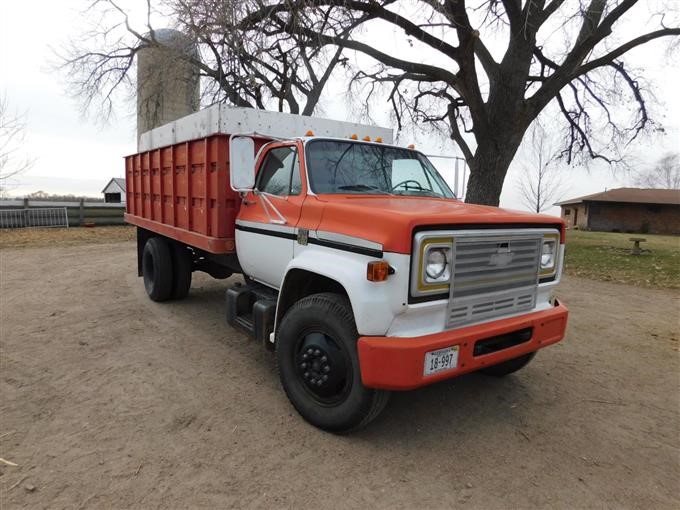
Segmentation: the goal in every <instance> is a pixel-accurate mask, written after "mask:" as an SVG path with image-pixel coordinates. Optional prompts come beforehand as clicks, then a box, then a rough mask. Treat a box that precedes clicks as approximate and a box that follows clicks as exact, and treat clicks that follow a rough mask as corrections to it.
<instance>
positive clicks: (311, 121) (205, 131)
mask: <svg viewBox="0 0 680 510" xmlns="http://www.w3.org/2000/svg"><path fill="white" fill-rule="evenodd" d="M307 131H312V132H314V135H315V136H326V137H334V138H348V137H349V136H351V135H352V134H357V135H358V136H359V138H360V139H361V138H363V137H364V136H370V137H371V139H372V140H375V139H376V138H377V137H381V138H382V139H383V142H384V143H387V144H390V143H393V140H394V137H393V130H392V128H384V127H378V126H369V125H365V124H357V123H354V122H343V121H339V120H331V119H321V118H318V117H307V116H303V115H293V114H291V113H281V112H271V111H265V110H256V109H254V108H236V107H230V106H226V105H213V106H210V107H208V108H205V109H204V110H201V111H200V112H196V113H192V114H191V115H187V116H186V117H182V118H181V119H178V120H176V121H173V122H170V123H168V124H165V125H163V126H160V127H157V128H155V129H152V130H151V131H147V132H146V133H143V134H142V135H141V136H140V137H139V143H138V146H137V150H138V152H144V151H148V150H152V149H158V148H160V147H167V146H169V145H173V144H176V143H181V142H187V141H189V140H196V139H198V138H204V137H206V136H210V135H214V134H218V133H222V134H238V133H242V134H250V133H258V134H262V135H268V136H273V137H277V138H286V139H290V138H298V137H303V136H305V135H306V133H307Z"/></svg>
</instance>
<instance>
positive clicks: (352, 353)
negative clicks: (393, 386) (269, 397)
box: [276, 293, 389, 433]
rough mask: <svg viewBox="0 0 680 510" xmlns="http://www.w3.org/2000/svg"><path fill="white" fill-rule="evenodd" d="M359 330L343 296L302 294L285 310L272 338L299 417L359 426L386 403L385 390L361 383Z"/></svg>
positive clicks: (328, 426) (338, 428) (345, 427)
mask: <svg viewBox="0 0 680 510" xmlns="http://www.w3.org/2000/svg"><path fill="white" fill-rule="evenodd" d="M358 337H359V334H358V333H357V330H356V326H355V324H354V317H353V315H352V310H351V307H350V304H349V302H348V301H347V299H346V298H344V297H342V296H340V295H338V294H331V293H324V294H314V295H312V296H309V297H306V298H304V299H301V300H300V301H298V302H297V303H295V304H294V305H293V306H292V307H291V308H290V309H289V310H288V312H286V315H285V316H284V318H283V321H282V322H281V327H280V328H279V331H278V334H277V341H276V361H277V366H278V369H279V377H280V378H281V384H282V385H283V389H284V390H285V392H286V395H287V396H288V398H289V399H290V401H291V403H292V404H293V406H294V407H295V409H297V411H298V412H299V413H300V414H301V415H302V417H303V418H304V419H305V420H307V421H308V422H310V423H311V424H312V425H315V426H317V427H319V428H322V429H324V430H328V431H330V432H336V433H342V432H349V431H352V430H355V429H358V428H361V427H363V426H365V425H367V424H368V423H370V422H371V421H372V420H373V419H374V418H376V417H377V416H378V414H379V413H380V411H382V409H383V408H384V407H385V404H386V403H387V400H388V398H389V392H387V391H381V390H373V389H369V388H366V387H364V385H363V384H362V383H361V372H360V369H359V357H358V355H357V345H356V344H357V338H358Z"/></svg>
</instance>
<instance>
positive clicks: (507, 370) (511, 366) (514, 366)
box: [480, 352, 536, 377]
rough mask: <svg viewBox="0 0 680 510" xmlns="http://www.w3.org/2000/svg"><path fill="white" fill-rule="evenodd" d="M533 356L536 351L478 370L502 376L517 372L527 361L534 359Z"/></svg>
mask: <svg viewBox="0 0 680 510" xmlns="http://www.w3.org/2000/svg"><path fill="white" fill-rule="evenodd" d="M534 356H536V353H535V352H530V353H529V354H525V355H524V356H519V357H517V358H513V359H509V360H508V361H504V362H503V363H499V364H498V365H492V366H490V367H486V368H482V369H481V370H480V372H481V373H483V374H486V375H492V376H494V377H503V376H506V375H509V374H512V373H513V372H517V371H518V370H520V369H522V368H524V367H525V366H527V365H528V364H529V362H530V361H531V360H532V359H534Z"/></svg>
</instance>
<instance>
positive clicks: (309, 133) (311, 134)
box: [305, 129, 314, 136]
mask: <svg viewBox="0 0 680 510" xmlns="http://www.w3.org/2000/svg"><path fill="white" fill-rule="evenodd" d="M305 136H314V131H312V130H311V129H310V130H309V131H307V132H306V133H305Z"/></svg>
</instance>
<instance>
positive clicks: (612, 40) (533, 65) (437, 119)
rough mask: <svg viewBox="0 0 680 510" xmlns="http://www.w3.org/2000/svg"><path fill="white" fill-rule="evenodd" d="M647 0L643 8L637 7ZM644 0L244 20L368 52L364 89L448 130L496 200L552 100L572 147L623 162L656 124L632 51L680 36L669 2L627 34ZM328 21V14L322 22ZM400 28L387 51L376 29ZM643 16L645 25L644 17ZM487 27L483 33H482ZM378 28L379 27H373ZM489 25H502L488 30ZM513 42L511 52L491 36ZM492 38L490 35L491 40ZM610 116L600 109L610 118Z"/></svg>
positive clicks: (370, 1) (456, 1) (377, 0)
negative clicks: (624, 149)
mask: <svg viewBox="0 0 680 510" xmlns="http://www.w3.org/2000/svg"><path fill="white" fill-rule="evenodd" d="M638 4H639V7H638V8H637V11H638V12H637V13H636V12H634V11H633V12H632V13H631V12H630V11H631V9H633V7H636V5H638ZM645 5H648V4H647V2H639V1H638V0H587V1H586V0H574V1H566V0H476V1H473V0H414V1H413V2H410V3H408V4H406V3H403V2H397V1H396V0H281V1H270V2H267V5H264V6H262V7H261V8H260V9H258V10H253V11H252V12H251V13H250V14H249V15H248V16H247V17H245V18H243V20H242V21H241V23H240V25H239V26H241V27H252V26H253V25H254V24H258V25H259V26H260V27H261V29H262V30H265V31H267V33H268V34H269V35H270V36H274V35H276V34H279V35H280V36H281V37H284V36H287V35H291V36H292V35H295V37H296V38H297V40H298V41H299V42H301V43H302V44H306V45H310V46H312V47H323V46H332V47H337V48H345V49H347V50H351V51H353V52H356V53H360V54H363V55H366V56H368V57H370V59H372V61H373V62H375V65H373V66H368V67H363V68H361V69H359V70H358V71H357V72H356V74H355V75H354V80H353V82H354V84H355V86H356V85H357V84H359V85H363V89H362V92H363V94H362V97H364V98H369V99H370V97H371V96H372V95H378V94H379V93H380V94H384V97H386V98H387V100H388V101H389V103H390V104H391V106H392V110H393V112H394V115H395V118H396V120H397V122H398V125H399V126H401V125H404V124H405V123H418V124H423V123H426V124H430V125H432V126H434V127H437V128H438V129H440V130H444V129H445V130H447V131H448V133H449V134H450V136H451V138H452V139H453V140H454V141H455V142H456V144H457V145H458V146H459V147H460V149H461V151H462V153H463V155H464V156H465V159H466V160H467V163H468V166H469V167H470V180H469V182H468V191H467V198H466V200H467V201H468V202H475V203H483V204H492V205H497V204H498V200H499V198H500V193H501V189H502V186H503V182H504V180H505V176H506V173H507V170H508V167H509V165H510V163H511V161H512V159H513V157H514V156H515V153H516V152H517V149H518V147H519V146H520V143H521V141H522V138H523V136H524V133H525V132H526V130H527V129H528V128H529V126H530V125H531V123H532V122H533V121H534V120H535V119H536V118H537V116H538V115H539V113H541V112H542V111H543V110H544V109H545V108H546V107H547V106H548V105H549V104H554V105H555V108H556V110H557V112H558V116H557V117H556V118H555V126H554V127H551V129H555V130H557V129H561V130H563V141H564V146H563V148H562V152H563V155H564V156H565V158H566V160H567V161H568V162H571V161H572V160H574V159H575V158H577V157H581V156H585V157H586V158H595V159H601V160H603V161H607V162H609V163H613V162H616V161H617V160H618V159H619V157H618V152H617V151H618V148H619V147H620V146H622V145H624V144H626V143H629V142H630V141H631V140H633V139H635V138H636V137H637V136H638V135H639V133H641V132H642V131H643V130H645V129H646V128H649V127H650V125H651V120H650V117H649V109H648V104H647V99H646V97H648V94H647V90H646V82H645V81H644V79H643V77H642V73H639V72H637V71H635V70H633V69H632V68H631V67H630V65H629V64H627V63H626V62H625V60H624V58H625V56H626V54H627V53H628V52H629V51H630V50H632V49H634V48H637V47H639V46H641V45H643V44H646V43H648V42H650V41H653V40H655V39H659V38H662V37H669V36H677V35H680V28H679V27H678V26H677V25H678V23H677V20H673V21H672V23H673V24H674V25H676V26H672V27H670V26H668V23H669V22H670V21H669V18H670V17H671V16H672V13H673V12H674V9H673V5H672V3H671V2H668V4H667V5H665V6H663V7H664V9H663V11H664V12H663V13H661V12H660V13H656V14H655V13H651V14H650V15H651V18H652V21H655V22H656V25H657V27H656V29H654V30H651V31H649V32H645V33H640V34H638V35H635V36H634V37H630V38H624V37H622V34H621V36H619V32H618V30H619V27H620V26H621V25H622V24H623V23H624V22H625V21H626V20H628V21H630V20H633V22H634V23H635V21H636V20H637V19H638V17H639V16H644V15H645V13H644V12H640V11H643V10H644V6H645ZM322 17H324V19H325V20H327V22H326V23H324V24H319V22H318V20H319V19H320V18H322ZM377 26H382V27H389V28H391V29H394V30H396V31H400V32H402V33H403V34H404V35H403V40H404V41H405V42H406V44H405V45H400V46H397V47H395V46H394V45H393V46H392V47H391V48H390V49H389V50H387V51H381V50H380V49H378V47H377V45H376V44H374V43H373V41H371V40H370V34H371V33H372V31H371V28H372V27H377ZM636 26H640V23H637V25H636ZM483 32H484V35H483ZM366 34H369V37H366ZM489 34H492V35H491V36H489ZM491 38H494V39H495V41H498V40H502V41H507V44H506V46H505V47H504V49H503V50H502V51H500V52H499V51H492V47H491V46H487V42H488V41H489V40H490V39H491ZM485 41H486V42H485ZM617 105H625V107H626V108H625V110H628V111H631V110H632V115H630V116H626V115H622V113H623V111H625V110H624V108H622V109H621V110H616V106H617ZM600 119H602V120H601V121H600Z"/></svg>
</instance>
